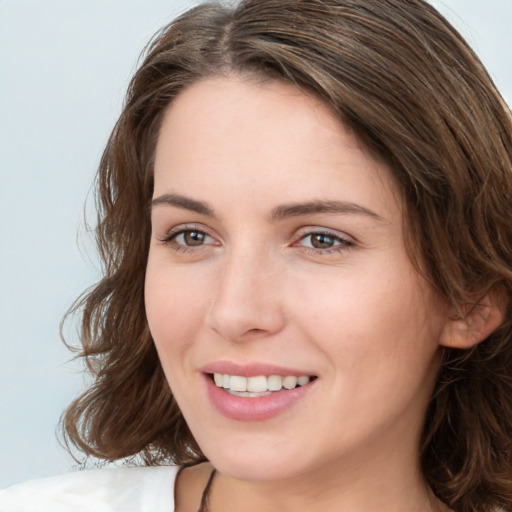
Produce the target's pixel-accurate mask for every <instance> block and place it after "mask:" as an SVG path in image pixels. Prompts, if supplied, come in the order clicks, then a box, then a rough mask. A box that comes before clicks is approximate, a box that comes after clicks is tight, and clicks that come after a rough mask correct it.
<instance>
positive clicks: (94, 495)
mask: <svg viewBox="0 0 512 512" xmlns="http://www.w3.org/2000/svg"><path fill="white" fill-rule="evenodd" d="M178 471H179V466H160V467H135V468H108V469H107V468H105V469H94V470H90V471H78V472H76V473H69V474H66V475H61V476H54V477H49V478H41V479H38V480H30V481H28V482H24V483H22V484H18V485H13V486H12V487H8V488H7V489H4V490H3V491H0V512H173V511H174V482H175V480H176V475H177V474H178Z"/></svg>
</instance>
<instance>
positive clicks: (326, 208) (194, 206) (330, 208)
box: [151, 194, 384, 222]
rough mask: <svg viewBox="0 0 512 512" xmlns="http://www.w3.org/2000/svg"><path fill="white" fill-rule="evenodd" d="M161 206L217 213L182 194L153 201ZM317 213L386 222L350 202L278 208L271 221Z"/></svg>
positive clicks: (152, 204) (295, 204)
mask: <svg viewBox="0 0 512 512" xmlns="http://www.w3.org/2000/svg"><path fill="white" fill-rule="evenodd" d="M160 205H166V206H174V207H176V208H182V209H184V210H189V211H192V212H196V213H199V214H201V215H205V216H207V217H212V218H215V212H214V210H213V208H212V207H211V206H210V205H208V203H206V202H204V201H198V200H196V199H192V198H190V197H186V196H182V195H180V194H163V195H161V196H158V197H157V198H155V199H153V200H152V201H151V207H152V208H154V207H155V206H160ZM315 213H334V214H352V215H353V214H357V215H364V216H367V217H370V218H372V219H374V220H377V221H379V222H384V218H383V217H381V216H380V215H378V214H377V213H375V212H373V211H372V210H369V209H368V208H365V207H364V206H361V205H358V204H356V203H351V202H348V201H336V200H314V201H308V202H305V203H291V204H284V205H280V206H276V207H275V208H274V209H273V210H272V212H271V214H270V219H271V221H272V222H276V221H279V220H284V219H288V218H291V217H301V216H306V215H313V214H315Z"/></svg>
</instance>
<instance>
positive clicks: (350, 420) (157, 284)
mask: <svg viewBox="0 0 512 512" xmlns="http://www.w3.org/2000/svg"><path fill="white" fill-rule="evenodd" d="M153 199H154V200H153V208H152V226H153V233H152V240H151V247H150V251H149V260H148V266H147V275H146V308H147V317H148V321H149V326H150V329H151V333H152V335H153V338H154V341H155V344H156V347H157V350H158V353H159V356H160V360H161V362H162V366H163V369H164V371H165V374H166V376H167V379H168V381H169V384H170V386H171V388H172V391H173V393H174V396H175V397H176V399H177V401H178V403H179V405H180V407H181V410H182V411H183V414H184V416H185V418H186V420H187V422H188V425H189V427H190V429H191V431H192V433H193V434H194V436H195V438H196V440H197V441H198V443H199V445H200V446H201V448H202V449H203V451H204V453H205V454H206V456H207V457H208V458H209V459H210V460H211V461H212V462H213V464H214V465H215V466H216V467H217V468H218V469H219V470H220V471H221V472H223V473H225V474H227V475H231V476H235V477H238V478H243V479H254V480H275V479H279V478H286V477H291V476H294V475H295V476H297V475H304V474H307V473H308V472H310V471H318V469H319V468H329V471H330V474H332V472H333V471H348V470H349V469H350V471H353V470H354V468H355V467H356V466H357V467H359V468H362V467H364V468H365V469H364V470H365V471H371V470H372V469H371V468H372V467H373V466H372V464H373V465H375V464H381V466H383V468H385V470H386V471H393V468H394V467H395V465H396V466H397V467H398V466H400V467H402V465H404V462H412V464H416V463H417V459H418V444H419V436H420V432H421V427H422V424H423V418H424V415H425V410H426V407H427V403H428V400H429V397H430V394H431V391H432V388H433V384H434V381H435V374H436V370H437V368H438V366H439V346H438V339H439V336H440V333H441V331H442V330H443V326H444V323H445V308H444V306H443V304H442V303H441V301H440V300H438V299H437V298H436V296H435V295H434V293H433V292H432V291H431V289H430V288H429V287H428V285H427V284H426V283H425V281H424V280H422V279H421V278H420V277H419V276H418V274H417V273H416V271H415V270H414V268H413V266H412V265H411V262H410V261H409V258H408V256H407V253H406V249H405V245H404V233H403V231H402V210H401V204H400V199H399V196H398V193H397V190H396V187H395V185H394V184H393V183H392V180H391V178H390V173H389V171H388V169H387V168H386V166H385V165H383V164H381V163H378V162H376V161H375V160H373V159H372V158H371V157H370V156H368V154H367V152H365V151H364V150H363V149H362V147H361V145H360V144H359V143H358V141H357V140H356V139H355V138H354V136H353V135H352V134H351V133H350V132H348V131H347V130H346V129H345V128H344V127H343V126H342V125H341V124H340V123H339V122H338V121H337V120H336V119H335V118H334V116H333V115H332V114H331V113H330V111H329V110H328V109H327V108H326V107H325V106H323V105H322V104H321V103H319V102H318V101H316V100H315V99H312V98H311V97H308V96H306V95H304V94H303V93H301V92H299V91H298V90H297V89H295V88H294V87H292V86H290V85H286V84H283V83H280V82H277V81H269V82H265V83H256V82H255V81H252V80H249V79H245V80H243V79H240V78H235V77H228V78H216V79H209V80H205V81H202V82H199V83H197V84H195V85H193V86H192V87H190V88H189V89H187V90H185V91H184V92H183V93H181V95H180V96H178V98H177V99H176V100H175V101H174V102H173V104H172V106H171V107H170V108H169V110H168V111H167V114H166V116H165V118H164V121H163V125H162V129H161V133H160V136H159V140H158V145H157V151H156V162H155V191H154V198H153ZM214 374H217V375H214ZM285 377H286V379H285ZM214 379H215V380H216V381H217V384H216V383H215V382H214ZM297 381H298V383H299V384H303V385H302V386H298V387H294V386H295V384H296V383H297ZM218 386H221V387H218ZM222 386H227V388H224V387H222ZM281 386H284V387H282V388H281ZM288 387H290V388H292V389H287V388H288ZM244 389H245V390H246V391H244ZM247 389H248V391H247ZM278 389H280V390H278ZM405 467H408V468H409V467H410V464H409V465H407V464H405Z"/></svg>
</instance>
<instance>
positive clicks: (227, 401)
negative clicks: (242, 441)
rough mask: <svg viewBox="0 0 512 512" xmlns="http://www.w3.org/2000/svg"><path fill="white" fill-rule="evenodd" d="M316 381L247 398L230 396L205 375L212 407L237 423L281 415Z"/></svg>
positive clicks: (302, 396) (303, 395) (304, 394)
mask: <svg viewBox="0 0 512 512" xmlns="http://www.w3.org/2000/svg"><path fill="white" fill-rule="evenodd" d="M316 380H317V379H315V380H314V381H311V382H309V383H308V384H306V385H304V386H299V387H296V388H294V389H283V390H281V391H274V392H272V393H271V394H270V395H266V396H258V397H253V398H249V397H244V396H235V395H230V394H229V393H228V392H227V391H226V390H224V389H223V388H219V387H217V386H216V385H215V383H214V382H213V380H212V378H211V376H210V375H205V381H206V388H207V392H208V397H209V398H210V401H211V403H212V404H213V406H214V407H215V408H216V409H217V411H219V412H220V413H221V414H222V415H223V416H226V417H227V418H229V419H232V420H238V421H263V420H267V419H270V418H273V417H274V416H277V415H279V414H281V413H283V412H284V411H286V410H288V409H289V408H291V407H292V406H294V405H295V404H296V403H297V402H299V401H300V400H301V399H302V398H304V397H305V396H306V394H307V393H308V392H309V391H310V388H311V387H312V386H313V384H314V382H316Z"/></svg>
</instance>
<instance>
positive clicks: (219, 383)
mask: <svg viewBox="0 0 512 512" xmlns="http://www.w3.org/2000/svg"><path fill="white" fill-rule="evenodd" d="M213 380H214V381H215V385H216V386H217V387H219V388H221V387H222V373H214V374H213Z"/></svg>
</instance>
